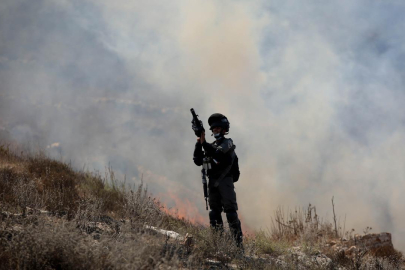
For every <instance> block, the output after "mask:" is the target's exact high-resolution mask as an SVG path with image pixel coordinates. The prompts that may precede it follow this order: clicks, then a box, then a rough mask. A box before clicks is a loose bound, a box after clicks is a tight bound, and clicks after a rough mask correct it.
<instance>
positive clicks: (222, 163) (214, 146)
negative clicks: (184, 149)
mask: <svg viewBox="0 0 405 270" xmlns="http://www.w3.org/2000/svg"><path fill="white" fill-rule="evenodd" d="M208 124H209V126H210V130H211V131H212V133H213V134H212V135H213V136H214V137H215V141H214V142H213V143H208V142H207V141H206V140H205V132H202V133H201V136H200V137H199V138H197V143H196V145H195V149H194V158H193V159H194V163H195V164H196V165H197V166H201V165H202V164H203V159H204V157H208V158H209V160H210V161H211V166H210V169H208V177H209V184H208V191H209V195H208V201H209V206H210V209H211V210H210V212H209V218H210V226H211V227H212V228H215V229H218V230H220V231H222V230H223V221H222V216H221V213H222V211H224V212H225V213H226V218H227V220H228V223H229V228H230V230H231V232H232V234H233V237H234V239H235V241H236V244H237V245H238V246H241V244H242V236H243V235H242V228H241V223H240V221H239V218H238V213H237V212H236V211H237V210H238V204H237V202H236V193H235V189H234V182H236V181H238V179H239V175H240V172H239V165H238V157H237V156H236V153H235V148H236V146H235V145H234V144H233V141H232V139H230V138H225V137H224V136H225V135H227V134H228V133H229V121H228V119H227V118H226V117H225V116H224V115H222V114H220V113H215V114H213V115H211V116H210V117H209V118H208ZM212 135H211V136H212ZM203 150H204V151H203Z"/></svg>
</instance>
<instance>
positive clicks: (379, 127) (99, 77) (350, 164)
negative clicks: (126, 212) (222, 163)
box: [0, 0, 405, 250]
mask: <svg viewBox="0 0 405 270" xmlns="http://www.w3.org/2000/svg"><path fill="white" fill-rule="evenodd" d="M404 12H405V4H403V3H401V2H399V1H397V2H395V1H391V2H387V1H371V2H370V1H346V0H343V1H339V2H336V3H325V2H319V1H313V2H310V3H304V2H302V1H271V2H268V1H259V0H257V1H213V0H204V1H203V0H195V1H181V0H177V1H176V0H173V1H166V2H162V1H147V2H145V1H107V0H105V1H100V0H97V1H96V0H94V1H92V0H87V1H75V0H72V1H68V0H37V1H28V0H26V1H22V0H5V1H3V2H2V4H1V6H0V35H1V41H0V80H1V85H0V132H1V133H2V134H6V133H8V135H9V136H10V137H11V138H13V139H15V140H18V141H20V142H22V143H27V142H29V143H30V144H32V145H39V146H48V147H49V151H50V153H51V154H53V155H55V156H56V157H61V158H63V159H64V160H71V161H72V163H73V164H74V165H75V166H77V167H79V168H81V167H83V166H84V165H85V166H86V167H87V168H89V169H97V170H103V169H104V167H105V166H108V164H111V166H112V167H113V169H115V170H116V171H117V172H118V173H119V174H120V175H121V176H122V175H124V174H125V175H127V177H128V178H129V179H127V181H131V182H134V183H139V182H140V178H141V176H142V175H143V178H144V181H145V182H146V183H147V184H148V186H149V188H150V190H151V191H152V192H153V194H155V195H156V196H158V197H159V198H161V199H162V200H163V201H165V202H166V203H167V204H169V205H171V206H176V205H177V206H178V207H183V208H184V207H185V208H186V214H187V215H189V216H190V217H191V218H193V217H195V216H196V215H197V214H198V213H199V214H203V215H205V213H204V201H203V198H202V194H201V191H202V187H201V185H200V175H199V168H197V167H196V166H194V164H193V162H192V159H191V158H192V151H193V147H194V142H195V136H194V134H193V132H192V131H191V129H190V120H191V115H190V113H189V109H190V108H191V107H194V108H195V109H196V111H197V113H199V114H200V116H201V117H202V118H203V120H204V121H205V124H206V125H207V123H206V119H207V118H208V116H209V115H210V114H211V113H214V112H220V113H223V114H225V115H227V116H228V118H229V120H230V122H231V133H230V137H232V138H233V140H234V141H235V143H236V145H237V153H238V156H239V159H240V163H241V164H240V165H241V173H242V174H241V180H240V182H239V183H238V184H237V185H236V186H237V194H238V200H239V205H240V213H241V215H242V216H243V221H244V223H245V225H246V226H249V227H253V228H260V227H266V226H269V225H270V224H269V223H270V217H271V215H272V213H273V211H274V209H275V208H277V206H279V205H283V206H284V207H290V208H294V207H295V206H305V205H307V204H308V203H312V204H313V205H316V206H317V208H318V213H319V214H320V215H322V216H326V217H328V218H331V210H332V209H331V204H330V199H331V197H332V196H335V203H336V210H337V212H338V215H339V216H340V217H341V218H342V219H343V217H344V215H345V214H346V216H347V221H346V228H351V227H354V228H356V230H357V231H360V232H361V230H362V229H364V228H365V227H366V226H372V227H373V231H389V232H392V233H393V238H394V244H395V245H396V247H398V248H400V249H402V250H404V249H405V245H404V243H405V230H404V226H403V224H405V215H404V214H403V213H405V203H404V199H403V198H402V197H403V195H402V193H403V191H404V190H405V152H404V151H403V149H402V148H403V146H404V143H405V114H404V109H403V108H404V107H405V91H404V89H405V87H404V86H405V81H404V80H405V64H404V63H405V34H404V33H403V29H405V21H404V20H403V19H402V16H403V14H404ZM183 210H184V209H183Z"/></svg>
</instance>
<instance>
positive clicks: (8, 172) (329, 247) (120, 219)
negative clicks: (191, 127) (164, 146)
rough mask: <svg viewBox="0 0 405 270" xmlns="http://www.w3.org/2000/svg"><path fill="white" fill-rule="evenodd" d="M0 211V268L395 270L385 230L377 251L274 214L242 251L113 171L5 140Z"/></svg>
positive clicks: (0, 157) (303, 218)
mask: <svg viewBox="0 0 405 270" xmlns="http://www.w3.org/2000/svg"><path fill="white" fill-rule="evenodd" d="M0 209H1V212H0V269H168V268H171V269H178V268H183V269H229V268H243V269H400V268H401V267H403V257H402V254H401V253H399V252H397V251H395V249H394V248H393V247H392V246H390V245H389V243H388V240H387V239H388V238H389V237H390V236H389V234H387V235H386V237H387V238H386V241H387V243H388V244H387V245H384V246H379V247H377V248H375V247H376V246H370V245H368V244H367V243H368V242H367V243H366V242H365V241H369V240H367V239H372V237H374V236H372V235H368V236H367V237H368V238H366V237H363V236H357V238H355V237H354V235H352V234H350V233H348V232H343V231H341V230H339V235H338V236H337V237H336V233H337V231H335V230H334V227H333V226H332V224H331V223H328V222H322V221H320V218H319V217H318V216H317V215H316V209H315V208H314V207H311V206H310V207H308V209H307V210H305V211H296V212H293V213H283V212H282V211H281V210H280V211H278V212H277V213H276V215H275V218H274V224H272V225H271V226H269V227H271V229H270V230H269V231H257V232H255V233H254V235H245V238H244V250H241V249H240V248H238V247H236V246H235V244H234V243H233V241H232V238H231V237H230V235H229V234H228V230H227V229H226V231H225V233H224V234H223V235H219V234H218V233H216V232H214V231H212V230H211V229H209V228H207V227H204V226H202V225H198V224H192V223H191V222H190V221H188V220H185V219H181V218H177V217H175V216H172V215H169V214H167V209H164V207H163V206H162V205H161V204H160V203H159V201H158V200H157V199H155V198H152V197H150V195H149V194H148V192H147V190H146V189H145V188H144V187H143V186H142V185H140V186H138V187H132V188H130V187H128V186H124V185H123V184H121V183H120V182H119V181H117V179H115V177H114V172H113V171H112V170H109V171H108V173H107V176H104V177H102V176H100V175H97V174H94V173H89V172H83V171H75V170H73V169H72V168H71V167H70V166H69V164H66V163H62V162H59V161H56V160H53V159H50V158H48V157H46V155H44V154H43V153H37V154H35V155H26V154H24V152H22V151H21V150H19V149H18V148H17V147H16V146H13V147H11V146H9V145H7V144H3V145H1V146H0ZM269 225H270V224H269ZM376 237H377V238H378V237H380V238H381V237H382V236H381V235H377V236H376ZM345 238H346V239H345ZM380 238H378V239H380ZM373 239H374V238H373ZM381 239H382V238H381ZM384 239H385V238H384ZM389 240H390V239H389ZM370 241H374V240H370ZM370 241H369V242H370ZM384 241H385V240H384ZM391 245H392V244H391Z"/></svg>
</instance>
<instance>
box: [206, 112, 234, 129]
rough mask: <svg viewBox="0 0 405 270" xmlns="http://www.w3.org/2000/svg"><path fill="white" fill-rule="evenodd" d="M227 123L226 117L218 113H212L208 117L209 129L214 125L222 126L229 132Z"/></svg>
mask: <svg viewBox="0 0 405 270" xmlns="http://www.w3.org/2000/svg"><path fill="white" fill-rule="evenodd" d="M229 124H230V123H229V121H228V118H226V116H225V115H223V114H220V113H214V114H213V115H211V116H210V117H209V118H208V125H209V126H210V130H212V129H213V128H214V127H222V128H223V129H224V130H225V132H229Z"/></svg>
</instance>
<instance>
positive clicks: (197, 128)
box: [190, 108, 211, 210]
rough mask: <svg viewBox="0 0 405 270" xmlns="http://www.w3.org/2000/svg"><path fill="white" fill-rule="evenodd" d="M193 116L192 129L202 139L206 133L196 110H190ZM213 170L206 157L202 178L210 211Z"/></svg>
mask: <svg viewBox="0 0 405 270" xmlns="http://www.w3.org/2000/svg"><path fill="white" fill-rule="evenodd" d="M190 111H191V114H192V115H193V120H191V124H192V126H191V128H192V129H193V130H194V133H195V135H196V136H197V137H201V133H202V132H205V129H204V127H203V123H202V121H201V120H200V119H198V115H197V114H196V113H195V111H194V109H193V108H191V109H190ZM208 169H211V163H210V160H209V158H206V157H204V159H203V168H202V170H201V178H202V184H203V190H204V199H205V209H207V210H208V187H207V177H206V175H207V170H208Z"/></svg>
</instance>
